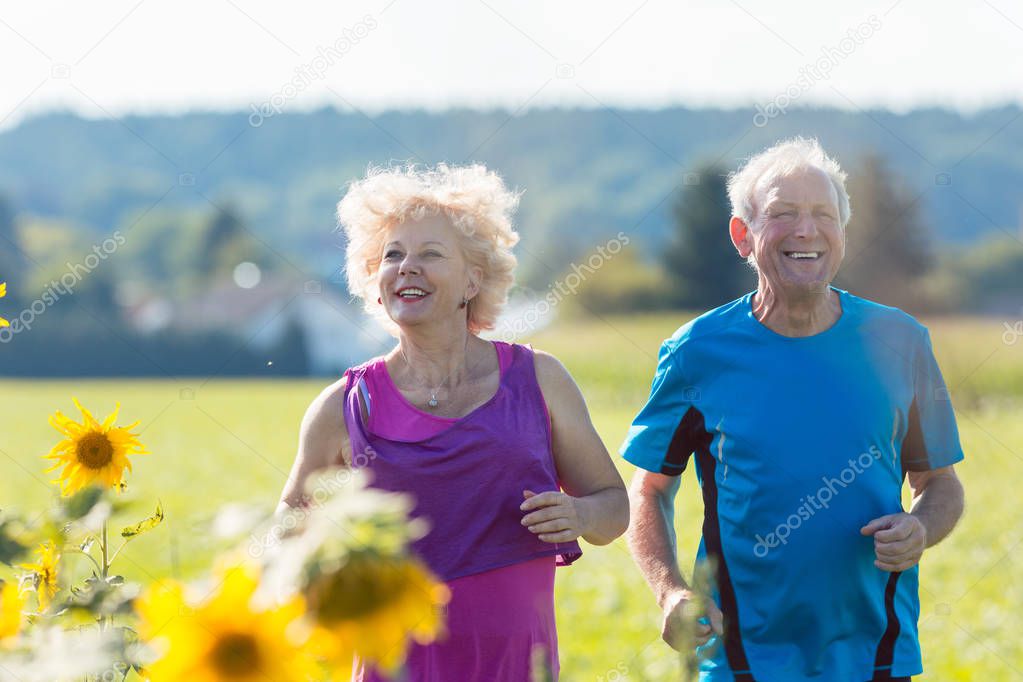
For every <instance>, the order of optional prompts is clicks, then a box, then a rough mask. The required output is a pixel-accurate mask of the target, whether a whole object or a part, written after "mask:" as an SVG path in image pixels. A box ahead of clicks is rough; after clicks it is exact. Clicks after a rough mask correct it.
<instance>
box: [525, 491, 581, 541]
mask: <svg viewBox="0 0 1023 682" xmlns="http://www.w3.org/2000/svg"><path fill="white" fill-rule="evenodd" d="M522 496H523V497H524V498H526V501H525V502H523V503H522V504H521V505H519V509H521V510H522V511H524V512H529V513H528V514H526V515H525V516H523V517H522V525H523V526H526V527H527V528H528V529H529V532H530V533H533V534H534V535H536V536H538V537H539V538H540V539H541V540H543V541H544V542H571V541H572V540H575V539H576V538H579V537H581V536H583V535H585V534H586V531H587V528H588V526H587V521H586V518H587V514H586V513H585V506H586V505H585V503H584V502H583V500H580V499H579V498H577V497H572V496H571V495H567V494H565V493H563V492H560V491H557V490H552V491H549V492H545V493H540V494H539V495H538V494H536V493H534V492H533V491H532V490H523V491H522Z"/></svg>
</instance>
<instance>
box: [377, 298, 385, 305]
mask: <svg viewBox="0 0 1023 682" xmlns="http://www.w3.org/2000/svg"><path fill="white" fill-rule="evenodd" d="M377 303H378V304H380V305H383V303H384V301H383V299H381V298H380V297H379V296H377Z"/></svg>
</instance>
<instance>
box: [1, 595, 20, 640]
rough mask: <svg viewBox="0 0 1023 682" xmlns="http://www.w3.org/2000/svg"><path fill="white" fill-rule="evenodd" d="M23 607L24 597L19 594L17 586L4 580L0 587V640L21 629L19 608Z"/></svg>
mask: <svg viewBox="0 0 1023 682" xmlns="http://www.w3.org/2000/svg"><path fill="white" fill-rule="evenodd" d="M23 608H25V598H24V597H22V596H21V592H20V591H19V590H18V586H17V585H16V584H14V583H12V582H5V583H4V584H3V587H0V641H3V640H5V639H7V638H8V637H13V636H15V635H16V634H18V632H19V631H20V630H21V610H22V609H23Z"/></svg>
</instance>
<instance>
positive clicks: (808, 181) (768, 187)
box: [760, 168, 838, 206]
mask: <svg viewBox="0 0 1023 682" xmlns="http://www.w3.org/2000/svg"><path fill="white" fill-rule="evenodd" d="M760 194H761V198H762V199H763V202H764V206H768V205H770V204H776V203H789V204H802V203H806V202H807V201H808V200H809V202H810V203H816V204H833V205H837V204H838V192H836V191H835V186H834V185H833V184H831V179H830V178H829V177H828V176H827V174H826V173H825V172H824V171H822V170H820V169H817V168H806V169H801V170H797V171H794V172H792V173H787V174H785V175H779V176H777V177H775V178H773V179H771V180H769V181H768V182H767V183H765V184H764V185H763V187H762V188H761V192H760Z"/></svg>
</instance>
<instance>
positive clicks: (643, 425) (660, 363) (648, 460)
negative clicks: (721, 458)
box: [618, 342, 699, 476]
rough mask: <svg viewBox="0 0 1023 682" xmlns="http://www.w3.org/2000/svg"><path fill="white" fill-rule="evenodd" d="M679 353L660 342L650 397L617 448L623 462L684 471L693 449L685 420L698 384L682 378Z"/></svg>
mask: <svg viewBox="0 0 1023 682" xmlns="http://www.w3.org/2000/svg"><path fill="white" fill-rule="evenodd" d="M680 353H681V349H680V348H678V347H675V346H670V345H669V344H668V342H665V343H664V344H662V345H661V350H660V353H659V354H658V358H657V371H656V373H655V374H654V380H653V384H652V386H651V387H650V397H649V398H648V399H647V402H646V405H644V406H643V409H642V410H640V412H639V414H637V415H636V418H635V419H634V420H633V422H632V426H631V427H629V432H628V434H627V435H626V436H625V442H623V443H622V446H621V447H620V448H619V449H618V452H619V453H620V454H621V455H622V457H624V458H625V460H626V461H627V462H631V463H632V464H635V465H636V466H638V467H640V468H641V469H646V470H647V471H653V472H655V473H661V474H668V475H671V476H678V475H679V474H681V473H682V472H683V471H685V468H686V464H687V463H688V461H689V457H690V455H692V453H693V450H694V444H693V442H692V439H691V438H690V431H691V430H690V429H689V428H688V424H689V422H690V421H692V416H693V414H694V412H695V408H693V403H694V402H695V401H698V400H699V388H698V387H696V386H690V385H688V383H687V382H686V379H685V376H684V373H683V372H682V367H681V365H682V363H681V359H680V357H679V354H680ZM687 417H688V418H687Z"/></svg>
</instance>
